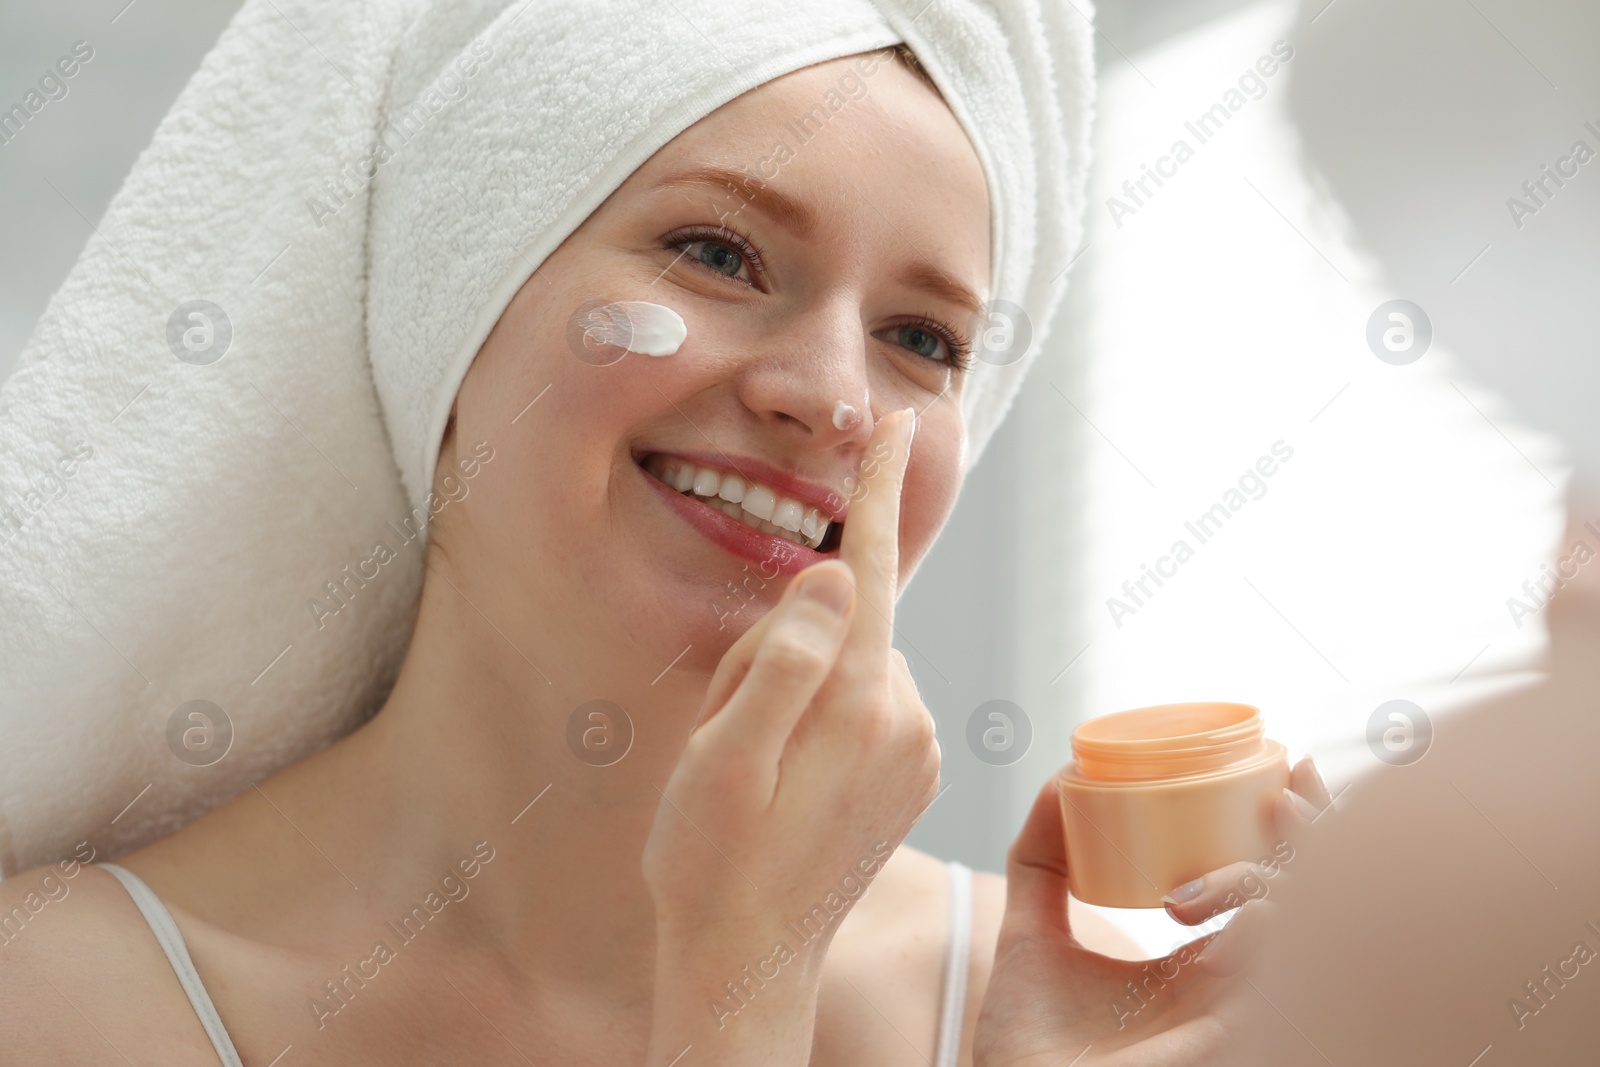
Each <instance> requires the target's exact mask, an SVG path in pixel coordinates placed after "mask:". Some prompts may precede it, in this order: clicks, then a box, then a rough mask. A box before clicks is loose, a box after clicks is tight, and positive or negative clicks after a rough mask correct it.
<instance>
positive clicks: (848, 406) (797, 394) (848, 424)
mask: <svg viewBox="0 0 1600 1067" xmlns="http://www.w3.org/2000/svg"><path fill="white" fill-rule="evenodd" d="M868 356H869V352H868V350H867V338H866V336H865V334H864V333H863V331H862V327H861V320H860V318H859V317H858V316H855V315H850V314H833V315H827V316H824V315H813V316H808V317H806V318H805V319H803V320H795V321H793V322H792V323H790V324H789V325H788V327H787V328H786V329H784V330H782V331H781V332H775V333H769V334H767V335H766V336H764V337H763V338H762V339H761V340H760V341H759V342H757V344H756V345H755V346H754V347H753V350H752V351H751V353H750V358H749V359H748V360H747V361H746V363H745V364H744V366H742V367H741V368H740V373H739V381H738V386H737V388H738V393H739V397H740V399H741V400H742V401H743V402H744V405H745V406H746V407H747V408H749V409H750V410H751V411H753V412H755V414H756V415H757V416H758V417H760V418H761V419H762V420H763V421H764V422H767V423H769V424H772V425H774V426H776V427H778V428H780V429H782V430H783V431H784V432H788V433H792V434H794V435H796V436H798V437H799V438H801V439H803V443H804V444H806V445H807V446H808V447H811V448H817V449H827V448H834V447H837V446H839V445H846V444H851V443H859V444H864V443H865V442H866V441H867V440H868V439H870V438H871V436H872V427H873V415H872V407H873V404H872V395H871V383H870V380H869V377H870V376H869V374H868V367H867V359H868Z"/></svg>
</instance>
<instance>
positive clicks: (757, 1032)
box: [644, 409, 939, 1067]
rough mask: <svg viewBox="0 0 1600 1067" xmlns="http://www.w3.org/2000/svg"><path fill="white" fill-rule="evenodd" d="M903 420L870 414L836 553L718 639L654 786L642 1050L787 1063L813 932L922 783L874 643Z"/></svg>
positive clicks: (927, 746)
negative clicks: (690, 726)
mask: <svg viewBox="0 0 1600 1067" xmlns="http://www.w3.org/2000/svg"><path fill="white" fill-rule="evenodd" d="M913 425H914V424H913V422H912V412H911V411H910V410H909V409H908V410H907V411H904V412H899V413H896V414H894V415H892V416H887V417H885V418H883V419H881V420H879V423H878V426H877V428H876V430H875V432H874V434H873V439H872V441H871V443H870V444H869V448H868V453H867V461H866V463H864V464H863V472H862V473H863V479H862V482H861V486H860V488H859V490H858V492H857V494H856V496H855V499H854V500H853V502H852V504H851V507H850V510H849V515H848V521H847V522H846V523H845V528H844V533H843V540H842V542H841V546H840V558H839V560H838V561H827V562H824V563H819V564H817V565H815V566H813V567H810V568H808V569H807V570H805V571H803V572H801V573H800V574H799V575H797V576H796V577H795V579H794V581H793V582H791V583H790V586H789V588H787V589H786V590H785V591H784V594H783V596H782V597H781V598H780V600H779V601H778V603H777V604H776V605H775V606H774V607H773V608H772V610H771V611H769V612H768V613H767V614H766V615H765V616H764V617H763V618H762V619H761V620H760V621H759V622H757V623H756V624H755V625H754V626H753V627H751V628H750V630H748V631H747V632H746V633H745V634H743V635H742V636H741V637H740V638H739V639H738V640H737V641H735V642H734V644H733V646H732V647H731V648H730V649H729V650H728V652H727V654H726V655H724V656H723V658H722V661H721V663H720V664H719V665H718V668H717V671H716V673H715V675H714V676H713V677H712V680H711V684H710V687H709V689H708V691H707V694H706V702H705V705H704V708H703V710H702V713H701V720H700V722H699V724H698V725H697V726H696V727H695V729H694V731H693V732H692V733H691V734H690V737H689V741H688V745H687V747H686V748H685V750H684V753H683V756H682V758H681V759H680V761H679V763H678V766H677V768H676V769H675V770H674V772H673V775H672V778H671V779H670V781H668V782H667V784H666V787H665V788H664V789H663V790H662V802H661V805H660V807H659V808H658V810H657V813H656V819H655V823H654V825H653V827H652V829H651V832H650V837H649V840H648V841H647V843H646V846H645V852H644V877H645V882H646V884H647V885H648V887H649V889H650V893H651V895H652V897H653V898H654V901H655V905H656V922H657V965H656V976H657V982H656V1003H655V1022H654V1026H653V1028H652V1033H651V1045H650V1055H649V1058H648V1061H647V1062H648V1063H649V1064H650V1065H651V1067H662V1065H665V1064H668V1063H670V1062H672V1061H673V1058H674V1057H676V1056H678V1055H679V1054H680V1053H682V1052H683V1051H684V1049H685V1046H689V1045H692V1046H693V1048H694V1053H693V1058H692V1062H693V1063H696V1064H704V1063H715V1062H726V1063H734V1062H741V1063H751V1062H760V1063H763V1064H797V1065H798V1064H804V1063H805V1062H806V1061H807V1060H808V1059H809V1057H810V1047H811V1030H812V1026H813V1025H814V1021H815V1006H816V990H817V984H818V981H819V978H820V974H821V966H822V960H823V955H824V952H825V950H826V947H827V945H828V943H829V942H830V941H831V940H832V937H833V934H834V932H835V931H836V930H837V929H838V927H839V924H840V922H841V921H842V920H843V919H844V916H845V914H846V913H847V912H848V911H849V908H850V906H851V905H852V904H853V903H854V902H855V900H856V899H858V898H859V897H860V895H861V893H862V891H863V890H864V889H865V887H866V885H867V883H868V882H870V880H871V879H872V877H873V876H874V875H875V874H876V873H877V871H878V869H879V868H880V867H881V866H882V864H883V862H884V860H886V859H887V858H888V856H889V855H890V853H892V852H893V851H894V849H895V848H896V846H898V845H899V843H900V841H901V839H902V838H903V837H904V836H905V834H906V832H907V831H908V830H909V829H910V828H911V825H912V824H913V823H914V822H915V821H916V819H917V817H918V816H919V815H920V814H921V813H922V811H923V809H924V808H926V807H927V805H928V804H929V803H931V802H932V800H933V797H934V796H935V795H936V789H937V787H938V778H939V749H938V744H937V742H936V741H935V740H934V732H933V720H932V718H931V717H930V715H929V714H928V710H927V708H926V707H924V706H923V704H922V701H921V699H920V698H919V697H918V695H917V691H916V687H915V685H914V684H913V683H912V680H911V675H910V672H909V671H908V670H907V667H906V662H905V658H904V657H903V656H901V655H900V654H899V653H898V652H896V651H895V650H894V649H893V648H892V647H891V644H890V640H891V638H892V636H893V626H892V619H893V613H894V601H895V595H896V592H897V588H896V587H897V584H898V578H899V527H900V491H901V486H902V484H903V479H904V474H905V467H906V461H907V457H908V454H909V451H910V443H911V442H910V438H911V433H912V430H913ZM685 1062H686V1063H687V1062H691V1061H690V1060H685Z"/></svg>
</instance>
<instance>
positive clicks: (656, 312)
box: [583, 300, 689, 356]
mask: <svg viewBox="0 0 1600 1067" xmlns="http://www.w3.org/2000/svg"><path fill="white" fill-rule="evenodd" d="M583 333H584V336H585V337H586V338H588V339H589V340H591V341H593V342H595V343H596V344H602V345H616V346H617V347H618V348H625V349H627V350H628V351H629V352H637V353H639V354H640V355H643V356H670V355H672V354H673V353H674V352H676V351H677V350H678V348H679V347H680V346H681V345H682V344H683V341H684V338H686V337H688V336H689V327H688V326H687V325H685V324H684V321H683V316H682V315H679V314H678V313H677V312H676V311H673V310H672V309H671V308H669V307H665V306H663V305H661V304H652V303H649V302H648V301H645V300H619V301H617V302H616V303H613V304H606V305H605V306H604V307H597V308H595V309H594V310H593V311H591V312H589V314H588V315H587V316H585V322H584V329H583Z"/></svg>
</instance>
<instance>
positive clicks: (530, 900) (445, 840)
mask: <svg viewBox="0 0 1600 1067" xmlns="http://www.w3.org/2000/svg"><path fill="white" fill-rule="evenodd" d="M461 588H462V586H453V585H452V584H451V583H448V582H444V581H440V580H438V579H437V578H436V577H435V576H433V575H430V580H429V581H428V582H427V583H426V588H425V593H424V597H423V604H422V607H421V610H420V611H419V615H418V621H417V627H416V632H415V635H414V637H413V640H412V644H411V647H410V649H409V650H408V652H407V656H406V660H405V665H404V667H403V669H402V671H401V674H400V677H399V679H398V681H397V683H396V685H395V688H394V690H393V691H392V693H391V694H390V696H389V697H388V699H387V701H386V703H385V704H384V706H383V708H382V710H381V711H380V712H379V713H378V714H377V715H376V716H375V717H374V719H373V720H372V721H371V722H370V723H368V724H367V725H366V726H364V727H363V728H362V729H360V730H358V731H356V732H355V733H354V734H352V735H350V736H349V737H347V738H345V739H344V740H342V741H341V742H339V743H338V744H336V745H333V746H331V747H330V748H329V749H327V750H325V751H324V752H323V753H320V754H319V755H318V756H316V757H313V759H311V760H308V761H306V763H305V764H304V765H302V766H303V767H304V768H305V771H306V772H307V773H304V774H292V773H291V775H287V776H285V777H284V785H285V786H288V787H289V791H290V792H291V793H300V794H303V793H306V792H309V793H310V794H311V795H310V796H305V795H300V796H294V797H292V800H293V803H294V805H295V807H296V808H298V809H299V810H300V811H302V812H315V813H318V814H316V815H313V816H311V817H312V818H313V819H315V820H316V821H317V822H319V823H321V825H322V830H323V832H324V833H326V834H327V835H329V836H330V837H332V838H333V839H335V840H337V841H339V842H340V848H341V852H340V859H341V862H340V863H339V864H338V866H339V867H340V868H342V869H343V872H344V873H345V874H347V875H348V877H350V878H354V879H355V880H356V882H357V883H364V884H363V885H362V888H363V889H366V888H367V887H368V886H369V885H370V887H371V889H372V890H373V891H374V892H376V893H377V894H378V895H379V901H378V902H377V903H378V906H380V907H384V908H388V909H389V910H392V911H395V912H396V914H401V913H404V912H405V910H406V908H407V907H408V906H409V905H408V902H410V901H416V900H421V899H422V898H423V897H424V896H425V895H426V894H427V893H428V892H430V891H432V890H435V889H437V888H438V887H439V886H440V883H441V879H442V877H443V876H444V875H445V874H447V873H448V872H451V871H456V872H457V875H458V882H460V883H461V884H462V885H464V886H465V890H466V895H465V896H463V897H462V898H461V902H460V903H459V904H457V903H451V904H450V905H449V906H450V907H451V908H453V909H455V910H456V911H457V914H458V918H457V919H456V920H455V921H453V922H452V923H450V924H447V925H445V926H441V928H440V929H441V934H442V935H443V936H444V937H446V938H449V939H452V940H455V939H459V940H460V942H461V944H462V947H463V948H467V949H471V950H474V951H484V952H486V953H489V954H491V955H492V956H494V957H500V959H499V960H498V961H497V962H499V963H501V964H502V965H503V966H505V967H506V968H508V970H510V971H511V972H513V973H516V974H518V976H519V978H521V979H525V980H527V981H529V982H530V983H536V984H539V985H547V984H549V983H552V982H553V983H557V984H560V985H565V986H583V987H586V988H587V989H589V990H590V991H592V992H595V993H599V994H601V995H603V996H606V997H608V998H612V997H614V998H617V999H620V1000H623V1001H631V1000H635V999H638V998H639V997H641V996H643V997H648V995H649V979H650V976H651V974H652V966H653V957H654V929H655V920H654V912H653V907H652V902H651V899H650V896H649V893H648V892H647V890H646V888H645V885H644V882H643V879H642V876H641V872H640V857H641V854H642V852H643V849H644V844H645V839H646V837H647V836H648V834H649V832H650V828H651V825H652V822H653V820H654V818H655V815H656V810H657V807H658V806H659V804H660V799H661V793H660V792H659V790H660V789H661V788H663V787H664V786H665V785H666V782H667V780H668V778H669V777H670V775H671V773H672V770H673V767H674V766H675V765H676V763H677V761H678V758H679V755H680V754H681V751H682V748H683V744H684V740H685V738H686V737H687V734H688V730H689V728H690V726H691V725H692V723H693V720H694V717H695V715H696V714H697V713H698V711H699V707H700V701H701V699H702V697H703V695H704V692H705V687H706V684H707V682H708V678H707V675H706V673H705V668H704V666H703V665H698V664H686V663H679V664H676V665H675V666H674V667H673V669H672V670H671V671H670V672H666V673H665V674H664V675H661V676H658V677H656V678H655V679H653V680H652V679H651V678H650V677H648V676H649V675H650V674H652V673H655V672H653V671H631V670H627V669H622V668H620V667H619V662H620V661H625V660H627V659H629V658H630V651H631V652H632V657H631V658H632V659H634V660H638V659H640V658H641V657H640V655H639V653H638V652H637V650H629V649H627V648H624V647H618V646H616V645H612V646H597V645H596V644H595V643H594V642H593V641H592V640H589V639H587V637H585V636H584V635H581V634H580V633H578V632H576V631H577V629H578V628H575V627H573V626H572V625H571V624H570V619H563V618H560V617H556V616H557V615H558V613H554V612H545V613H542V614H543V615H544V616H545V619H544V622H543V624H542V625H541V624H540V622H539V620H537V619H532V618H526V617H524V618H520V619H514V620H512V623H513V624H514V625H513V627H512V628H510V629H509V631H508V630H507V629H505V628H503V627H505V626H506V623H505V621H504V620H503V619H502V620H499V621H500V622H501V625H500V626H497V625H495V624H493V623H491V622H490V621H489V618H490V617H491V616H493V615H494V614H495V610H496V607H497V606H498V605H494V604H491V603H489V602H487V598H484V599H485V602H484V603H483V604H482V605H481V608H480V606H479V605H477V604H474V603H473V602H470V601H468V600H467V599H466V594H465V593H463V592H461ZM469 588H470V587H469ZM479 588H481V586H480V587H479ZM474 599H475V600H476V599H479V598H477V597H475V598H474ZM507 632H511V633H516V634H517V639H516V641H515V643H513V641H512V640H511V639H510V638H508V636H507ZM535 664H537V666H535ZM633 674H638V675H639V677H638V678H631V677H630V676H631V675H633ZM596 699H599V700H605V701H610V702H612V703H613V704H615V705H617V706H619V707H620V708H623V709H626V713H625V714H626V722H624V721H623V720H621V719H620V718H619V717H617V716H615V715H613V716H612V718H613V720H614V721H612V722H611V723H610V724H609V726H610V727H611V728H612V729H615V730H617V731H619V734H620V732H622V731H625V730H626V729H627V723H631V730H632V738H631V743H629V744H628V746H627V748H626V750H625V755H623V756H622V757H621V758H620V759H616V750H615V749H613V750H612V751H611V752H610V753H606V752H604V751H603V749H602V751H601V752H600V753H596V752H595V750H594V743H595V742H597V741H604V740H605V736H604V730H605V729H606V727H607V725H608V724H607V723H605V722H604V721H603V720H595V719H591V718H589V717H588V712H590V711H593V710H595V708H594V707H588V708H584V712H583V713H582V715H580V718H581V719H582V726H583V728H582V729H577V730H573V729H571V726H570V723H571V720H572V719H573V718H574V713H575V711H577V709H579V708H580V706H583V705H587V704H589V703H590V702H591V701H594V700H596ZM602 710H603V708H602ZM585 729H587V730H588V731H589V737H588V741H589V744H588V745H585V743H584V738H583V734H584V730H585ZM596 731H599V732H596ZM569 737H571V738H572V739H573V740H572V741H571V743H569ZM618 747H620V745H618ZM612 759H616V762H612V763H610V765H601V764H605V763H607V762H608V761H610V760H612ZM268 788H269V789H272V788H273V784H272V783H268ZM275 799H276V798H275ZM306 833H307V835H308V836H310V835H311V833H312V831H311V830H310V829H308V830H307V831H306ZM483 842H487V848H485V847H484V846H483V845H482V844H481V843H483ZM488 849H492V850H493V851H492V855H493V858H492V859H491V860H489V861H488V862H481V863H480V864H479V865H478V866H477V869H476V873H475V874H474V876H473V877H472V878H471V879H470V880H469V879H465V878H461V877H460V873H461V871H462V870H465V869H468V868H471V866H472V863H471V861H472V860H473V859H474V858H475V857H476V856H478V855H482V854H485V853H487V851H488ZM463 862H465V864H466V867H461V866H459V865H461V864H462V863H463ZM357 872H360V873H359V874H358V873H357ZM460 891H461V890H459V889H457V890H456V892H460ZM629 975H632V976H635V977H634V978H633V979H629V978H628V977H627V976H629ZM646 1003H647V1002H646Z"/></svg>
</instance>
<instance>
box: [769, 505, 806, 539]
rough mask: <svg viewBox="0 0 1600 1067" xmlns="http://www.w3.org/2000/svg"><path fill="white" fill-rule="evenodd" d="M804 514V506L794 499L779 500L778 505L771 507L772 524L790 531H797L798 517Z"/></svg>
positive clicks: (798, 528)
mask: <svg viewBox="0 0 1600 1067" xmlns="http://www.w3.org/2000/svg"><path fill="white" fill-rule="evenodd" d="M804 515H805V508H802V507H801V506H800V503H799V501H796V500H788V499H784V500H780V501H778V506H777V507H775V508H773V509H772V525H774V526H781V527H783V528H784V529H785V530H788V531H789V532H790V533H798V532H799V530H800V519H801V518H802V517H803V516H804Z"/></svg>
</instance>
